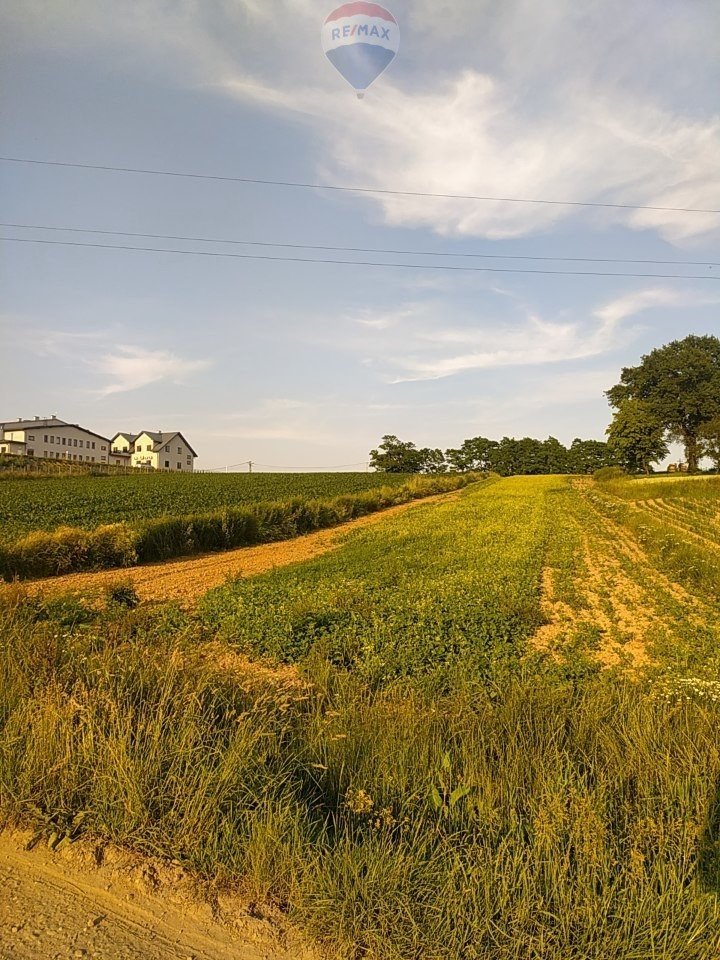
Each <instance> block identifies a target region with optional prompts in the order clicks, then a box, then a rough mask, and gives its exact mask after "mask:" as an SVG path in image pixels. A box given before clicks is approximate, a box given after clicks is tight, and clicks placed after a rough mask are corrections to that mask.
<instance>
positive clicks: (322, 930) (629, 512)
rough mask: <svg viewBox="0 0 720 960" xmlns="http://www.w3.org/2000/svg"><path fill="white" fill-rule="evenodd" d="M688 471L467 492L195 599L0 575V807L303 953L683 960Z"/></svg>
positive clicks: (692, 892)
mask: <svg viewBox="0 0 720 960" xmlns="http://www.w3.org/2000/svg"><path fill="white" fill-rule="evenodd" d="M691 483H692V489H690V486H689V485H683V482H682V481H677V482H674V483H673V484H672V493H671V492H670V487H671V485H670V484H661V485H660V486H659V487H658V488H657V489H655V488H653V487H650V486H647V485H646V483H645V482H644V481H632V482H627V481H626V482H624V483H623V484H621V485H615V484H596V483H593V482H592V481H587V480H583V481H571V480H569V479H567V478H562V477H532V478H514V479H508V480H502V481H500V480H496V481H489V482H486V483H484V484H474V485H472V486H470V487H468V488H466V489H465V490H463V491H461V492H459V493H458V494H457V495H456V497H455V498H454V499H453V500H451V501H449V502H446V503H443V504H432V505H430V504H428V505H424V506H423V505H420V506H418V507H416V508H414V509H413V510H412V511H410V512H407V513H404V514H399V515H397V516H395V517H393V518H389V519H387V521H386V522H383V523H379V524H376V525H375V526H373V527H372V528H368V529H366V530H364V531H359V532H357V533H356V534H353V535H352V536H350V537H349V538H348V540H347V542H346V544H345V546H344V547H343V548H342V549H340V550H337V551H335V552H333V553H331V554H327V555H325V556H322V557H319V558H316V559H314V560H313V561H311V562H309V563H305V564H300V565H296V566H292V567H287V568H283V569H276V570H274V571H271V572H269V573H266V574H264V575H262V576H258V577H255V578H250V579H247V580H240V581H237V582H231V583H228V584H226V585H225V586H223V587H220V588H218V589H216V590H213V591H211V592H210V593H208V594H207V595H206V596H205V597H204V598H203V599H202V601H201V602H200V603H199V605H198V606H197V607H196V608H195V609H194V610H191V611H183V610H181V609H180V608H179V607H177V606H174V605H172V604H152V603H147V604H145V603H144V604H141V605H140V606H138V607H136V608H134V609H131V608H130V607H129V606H128V605H127V601H128V597H127V596H126V595H124V594H123V592H122V591H121V590H116V591H115V592H114V594H113V595H111V596H109V598H108V601H107V604H106V606H105V609H98V608H97V606H96V605H92V604H90V603H89V602H86V601H84V599H83V598H82V597H77V596H74V597H64V598H63V597H61V598H57V597H56V598H54V599H52V600H50V599H48V600H42V599H38V598H31V597H28V596H26V595H25V594H23V592H22V589H21V588H19V587H6V588H5V590H4V592H3V593H2V594H0V597H1V598H2V599H0V602H1V603H2V605H3V609H2V617H3V624H4V630H3V633H2V634H1V635H0V807H1V808H2V810H3V812H4V814H5V816H7V817H9V818H13V819H22V820H24V821H26V822H30V823H33V824H35V825H36V826H37V827H38V829H40V830H41V831H42V832H43V834H44V835H46V836H54V838H55V839H57V838H58V837H62V836H69V837H74V836H76V835H80V834H82V833H87V834H89V835H91V836H95V837H99V838H103V837H104V838H109V839H112V840H115V841H118V842H121V843H127V844H130V845H132V846H133V847H134V848H136V849H140V850H146V851H148V852H152V853H153V854H158V853H160V854H162V855H164V856H167V857H169V858H171V859H177V860H179V861H181V862H182V863H184V864H186V865H187V866H189V867H191V868H192V869H194V870H195V871H197V872H198V873H199V874H201V875H203V876H206V877H208V878H212V880H213V881H214V882H219V883H222V882H225V881H232V882H236V883H240V884H242V886H243V889H244V890H245V891H246V893H247V896H248V898H249V899H251V900H254V901H263V900H269V901H272V902H274V903H275V904H277V905H279V906H281V907H282V908H283V909H285V910H287V911H288V913H289V914H290V915H291V916H292V917H293V918H294V919H295V920H296V921H297V922H298V923H299V924H300V925H301V926H302V927H303V928H304V929H305V930H306V931H307V933H308V936H310V937H313V938H316V939H317V940H318V941H319V942H320V943H321V944H325V945H326V946H327V948H328V955H329V956H338V955H340V956H343V957H346V958H353V960H354V958H358V957H366V958H376V960H408V958H411V960H496V958H499V960H628V958H633V960H686V958H687V960H711V958H715V957H717V956H718V955H720V900H719V897H720V652H719V651H720V643H719V642H718V641H720V548H719V547H718V543H717V539H718V538H717V537H714V535H713V534H712V528H713V525H716V524H717V523H718V519H719V517H720V486H719V484H718V482H717V481H707V485H706V486H704V485H703V484H700V483H698V482H691ZM696 488H697V489H698V493H697V494H694V492H693V491H694V489H696ZM708 491H709V492H708ZM656 500H663V501H667V503H666V505H665V506H664V507H663V506H662V505H661V509H658V507H657V506H656V505H653V502H654V501H656ZM678 511H680V513H678ZM691 528H692V529H691ZM691 534H692V535H691Z"/></svg>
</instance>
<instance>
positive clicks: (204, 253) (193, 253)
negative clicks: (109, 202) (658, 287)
mask: <svg viewBox="0 0 720 960" xmlns="http://www.w3.org/2000/svg"><path fill="white" fill-rule="evenodd" d="M0 241H2V242H4V243H35V244H44V245H47V246H60V247H93V248H96V249H99V250H133V251H135V252H136V253H174V254H180V255H182V256H186V257H221V258H225V259H232V260H264V261H269V262H275V263H325V264H336V265H338V264H341V265H344V266H347V267H394V268H401V269H406V270H449V271H453V272H456V273H457V272H460V273H529V274H548V275H555V276H565V277H635V278H640V279H646V280H716V281H717V280H720V276H718V277H710V276H701V275H696V274H680V273H620V272H609V271H602V270H546V269H543V270H530V269H527V268H521V267H463V266H457V265H450V264H439V263H388V262H383V261H378V260H335V259H329V258H325V259H319V258H317V257H280V256H270V255H269V254H260V253H226V252H222V251H218V250H179V249H177V248H166V247H140V246H130V245H128V244H111V243H90V242H87V243H83V242H80V241H77V240H39V239H36V238H30V237H0Z"/></svg>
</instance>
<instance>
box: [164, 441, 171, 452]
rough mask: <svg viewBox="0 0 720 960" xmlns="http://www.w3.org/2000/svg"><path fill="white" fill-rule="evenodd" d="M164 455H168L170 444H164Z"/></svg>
mask: <svg viewBox="0 0 720 960" xmlns="http://www.w3.org/2000/svg"><path fill="white" fill-rule="evenodd" d="M165 453H170V444H169V443H167V444H165Z"/></svg>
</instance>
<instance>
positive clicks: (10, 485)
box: [0, 473, 410, 540]
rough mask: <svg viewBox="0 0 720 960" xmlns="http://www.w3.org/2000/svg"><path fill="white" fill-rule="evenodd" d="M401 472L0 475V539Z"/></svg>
mask: <svg viewBox="0 0 720 960" xmlns="http://www.w3.org/2000/svg"><path fill="white" fill-rule="evenodd" d="M409 479H410V478H409V476H407V475H405V474H379V473H259V474H252V475H249V474H245V473H243V474H240V473H231V474H207V473H206V474H193V475H188V474H184V475H181V476H178V475H176V474H172V473H153V474H138V475H137V476H96V477H53V476H47V477H46V476H38V477H28V478H20V479H15V478H11V479H2V478H0V540H14V539H16V538H17V537H20V536H22V535H23V534H26V533H31V532H32V531H34V530H55V529H56V528H57V527H60V526H71V527H83V528H85V529H92V528H93V527H96V526H99V525H100V524H105V523H118V522H120V521H128V522H132V521H135V520H148V519H153V518H156V517H162V516H169V515H172V516H184V515H187V514H197V513H210V512H212V511H213V510H219V509H222V508H223V507H235V506H243V505H245V504H249V503H259V502H261V501H266V500H288V499H290V498H292V497H312V498H320V499H327V498H330V497H335V496H339V495H340V494H345V493H361V492H362V491H364V490H373V489H376V488H377V487H379V486H400V485H401V484H403V483H406V482H407V481H408V480H409Z"/></svg>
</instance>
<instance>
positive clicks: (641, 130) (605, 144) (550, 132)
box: [224, 69, 720, 243]
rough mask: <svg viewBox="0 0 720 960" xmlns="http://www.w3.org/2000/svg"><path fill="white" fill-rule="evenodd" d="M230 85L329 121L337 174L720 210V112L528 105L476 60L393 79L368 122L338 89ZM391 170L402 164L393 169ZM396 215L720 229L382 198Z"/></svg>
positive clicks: (380, 181) (661, 217)
mask: <svg viewBox="0 0 720 960" xmlns="http://www.w3.org/2000/svg"><path fill="white" fill-rule="evenodd" d="M224 88H225V89H226V90H227V92H228V93H230V94H232V95H234V96H237V97H239V98H241V99H246V100H250V101H254V102H259V103H262V104H264V105H265V106H266V107H268V108H273V109H281V110H284V111H287V112H290V113H296V114H301V115H302V116H303V117H304V118H305V119H306V121H307V122H309V123H313V124H316V129H317V132H318V135H319V136H320V137H322V138H323V140H324V142H325V147H326V151H325V154H326V157H327V162H326V171H325V174H326V176H327V178H328V179H331V180H335V181H340V182H344V183H347V184H350V185H354V184H357V185H363V186H365V187H370V188H377V189H380V190H381V189H383V188H387V187H392V188H393V189H396V190H402V191H410V192H412V191H418V192H423V193H453V194H460V195H466V196H479V197H517V198H526V199H533V198H539V199H549V200H567V201H571V202H574V201H579V202H597V203H613V204H627V203H630V204H633V203H635V204H645V205H651V206H679V207H686V208H692V207H700V208H710V209H720V181H719V180H718V177H717V172H716V170H717V157H718V156H719V155H720V118H717V117H715V118H710V119H708V120H692V121H691V120H686V119H684V118H682V117H678V116H675V115H674V114H672V113H670V112H669V111H667V110H663V109H661V108H659V107H653V106H652V105H648V104H647V103H645V102H633V101H625V100H606V99H605V98H604V97H603V96H602V95H601V94H598V95H596V96H594V97H592V96H588V95H587V94H586V93H585V92H582V93H580V92H577V91H574V90H573V89H572V88H568V90H567V91H566V94H567V95H566V98H565V100H564V102H563V103H562V104H560V105H558V104H557V103H555V102H553V103H552V105H551V108H550V109H546V110H545V111H540V110H538V112H537V113H535V114H533V115H532V116H528V115H526V113H525V112H524V109H523V107H522V105H521V103H518V101H517V96H516V93H515V92H514V91H513V89H512V88H509V87H507V86H504V85H502V84H500V83H498V82H497V81H495V80H494V79H493V78H491V77H488V76H486V75H483V74H480V73H478V72H477V71H474V70H470V69H466V70H463V71H462V72H461V73H460V74H459V75H457V76H456V77H454V78H453V79H451V80H447V81H445V82H444V83H443V84H441V86H440V89H439V90H437V91H435V90H433V91H431V92H418V91H412V92H407V91H403V90H400V89H399V88H398V87H394V86H392V85H391V83H390V81H384V83H383V87H382V90H381V92H378V93H377V94H375V95H374V97H373V101H372V106H371V107H370V106H367V107H366V108H365V109H367V110H368V111H370V110H371V111H372V112H371V113H369V115H368V117H367V120H368V121H369V122H363V123H358V119H359V118H358V117H357V116H356V111H355V110H354V109H353V110H349V109H348V108H347V104H346V103H344V102H342V101H340V100H339V99H338V98H337V97H336V96H335V95H333V94H332V93H326V92H324V91H322V90H317V89H305V90H295V89H287V90H284V89H281V88H278V87H274V86H269V85H263V84H261V83H258V82H255V81H253V82H252V83H248V82H247V81H245V80H232V81H228V82H227V83H225V84H224ZM390 172H391V173H390ZM375 202H376V203H377V204H379V206H380V208H381V210H382V213H383V215H384V219H385V222H386V223H387V224H388V225H391V226H395V227H424V228H429V229H432V230H434V231H436V232H437V233H439V234H442V235H446V236H479V237H486V238H489V239H504V238H512V237H520V236H526V235H528V234H532V233H536V232H540V231H544V230H549V229H551V228H552V227H553V226H554V225H555V224H557V223H558V222H560V221H563V220H567V219H570V218H571V217H579V216H582V217H584V218H585V219H586V220H590V221H591V222H594V223H595V224H596V225H598V226H604V225H607V224H609V223H613V222H620V223H624V224H625V225H627V226H628V227H630V228H632V229H635V230H649V229H653V230H655V231H657V232H658V233H659V234H660V235H661V236H662V237H663V238H665V239H666V240H669V241H671V242H675V243H680V242H683V241H686V240H688V239H690V238H696V237H701V236H705V235H707V234H709V233H712V232H716V231H718V230H719V229H720V216H718V215H713V214H696V213H668V212H662V211H632V210H623V209H612V210H608V209H601V210H588V209H587V208H578V207H573V206H556V205H548V204H543V203H540V204H527V203H513V202H500V201H482V200H455V199H439V198H438V199H431V198H428V197H407V196H403V197H399V196H390V195H378V196H377V197H375Z"/></svg>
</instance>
